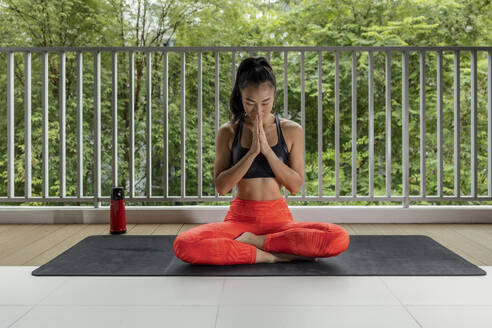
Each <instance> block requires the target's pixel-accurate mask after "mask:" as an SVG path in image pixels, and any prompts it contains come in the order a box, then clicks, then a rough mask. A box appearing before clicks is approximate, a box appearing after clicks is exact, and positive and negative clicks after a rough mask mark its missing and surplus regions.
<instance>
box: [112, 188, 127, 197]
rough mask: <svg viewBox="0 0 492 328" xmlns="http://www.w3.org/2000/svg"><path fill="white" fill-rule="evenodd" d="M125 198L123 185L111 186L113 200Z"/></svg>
mask: <svg viewBox="0 0 492 328" xmlns="http://www.w3.org/2000/svg"><path fill="white" fill-rule="evenodd" d="M124 198H125V193H124V191H123V188H121V187H113V188H111V200H120V199H124Z"/></svg>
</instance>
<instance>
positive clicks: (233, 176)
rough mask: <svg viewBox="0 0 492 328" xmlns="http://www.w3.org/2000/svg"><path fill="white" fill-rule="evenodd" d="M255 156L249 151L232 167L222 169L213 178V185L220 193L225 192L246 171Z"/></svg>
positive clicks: (223, 193)
mask: <svg viewBox="0 0 492 328" xmlns="http://www.w3.org/2000/svg"><path fill="white" fill-rule="evenodd" d="M254 159H255V156H254V155H253V154H252V153H250V152H249V151H248V152H247V153H246V154H245V155H244V156H243V157H242V158H241V159H240V160H239V162H237V163H236V165H234V166H233V167H231V168H229V169H227V170H225V171H222V172H221V173H220V174H219V175H218V176H217V177H216V178H215V186H216V188H217V191H218V192H219V194H220V195H222V196H223V195H225V194H227V193H228V192H229V191H230V190H231V189H232V187H234V186H235V185H236V183H238V182H239V180H241V179H242V178H243V176H244V175H245V174H246V172H248V169H249V168H250V166H251V164H252V163H253V161H254Z"/></svg>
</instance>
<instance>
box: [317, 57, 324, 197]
mask: <svg viewBox="0 0 492 328" xmlns="http://www.w3.org/2000/svg"><path fill="white" fill-rule="evenodd" d="M322 60H323V57H322V52H321V51H318V197H323V161H322V159H323V156H322V155H323V109H322V100H323V96H322V93H323V90H322V89H323V83H322V82H323V81H322V72H321V70H322Z"/></svg>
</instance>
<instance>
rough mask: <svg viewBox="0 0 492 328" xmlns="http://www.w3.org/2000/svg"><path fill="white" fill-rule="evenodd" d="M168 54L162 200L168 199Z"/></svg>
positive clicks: (165, 74)
mask: <svg viewBox="0 0 492 328" xmlns="http://www.w3.org/2000/svg"><path fill="white" fill-rule="evenodd" d="M168 54H169V52H167V51H165V52H164V90H163V95H164V198H168V197H169V191H168V190H169V157H168V156H169V152H168V150H169V132H168V130H169V129H168V126H169V107H168V88H169V73H168V69H169V67H168Z"/></svg>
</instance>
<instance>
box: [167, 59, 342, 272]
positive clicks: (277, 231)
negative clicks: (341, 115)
mask: <svg viewBox="0 0 492 328" xmlns="http://www.w3.org/2000/svg"><path fill="white" fill-rule="evenodd" d="M276 92H277V86H276V80H275V75H274V73H273V70H272V68H271V66H270V64H269V63H268V61H267V60H266V59H265V58H264V57H258V58H253V57H249V58H246V59H244V60H243V61H242V62H241V64H240V65H239V68H238V71H237V75H236V81H235V84H234V88H233V90H232V94H231V97H230V109H231V114H232V119H231V121H230V122H227V123H225V124H224V125H222V126H221V127H220V128H219V131H218V133H217V140H216V149H215V154H216V157H215V167H214V177H215V185H216V189H217V191H218V192H219V194H221V195H225V194H227V193H228V192H229V191H230V190H231V189H232V188H233V187H234V186H235V185H236V184H237V187H238V193H237V195H236V196H235V197H234V199H233V200H232V203H231V206H230V208H229V211H228V212H227V215H226V217H225V219H224V221H223V222H213V223H208V224H202V225H200V226H197V227H194V228H192V229H189V230H187V231H184V232H183V233H181V234H180V235H178V236H177V237H176V239H175V241H174V244H173V247H174V252H175V254H176V256H177V257H178V258H180V259H181V260H183V261H185V262H188V263H193V264H211V265H229V264H253V263H275V262H289V261H292V260H315V261H316V260H317V257H331V256H336V255H338V254H340V253H342V252H344V251H345V250H346V249H347V247H348V245H349V239H350V238H349V235H348V233H347V231H346V230H345V229H343V228H342V227H340V226H338V225H336V224H333V223H325V222H295V221H294V218H293V217H292V214H291V212H290V210H289V208H288V206H287V203H286V201H285V199H284V197H283V195H282V192H281V186H282V185H284V186H285V187H286V188H287V190H289V192H290V193H291V194H296V193H297V192H298V191H299V189H300V188H301V185H302V181H303V179H304V159H303V155H304V135H303V131H302V127H301V126H300V125H299V124H297V123H296V122H293V121H290V120H288V119H284V118H279V117H278V115H274V114H272V113H271V110H272V107H273V101H274V98H275V96H276ZM248 145H249V148H246V146H248Z"/></svg>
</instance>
